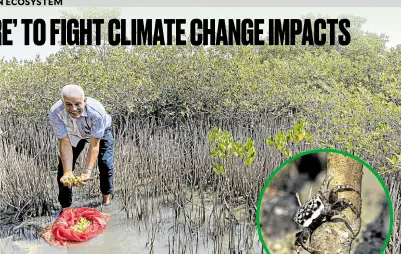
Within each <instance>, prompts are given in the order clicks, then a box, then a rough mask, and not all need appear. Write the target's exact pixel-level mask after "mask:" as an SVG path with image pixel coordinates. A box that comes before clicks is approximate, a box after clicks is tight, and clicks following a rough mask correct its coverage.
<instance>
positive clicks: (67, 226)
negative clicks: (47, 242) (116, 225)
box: [52, 208, 106, 245]
mask: <svg viewBox="0 0 401 254" xmlns="http://www.w3.org/2000/svg"><path fill="white" fill-rule="evenodd" d="M81 217H83V218H85V219H87V220H89V221H91V224H90V225H89V226H88V227H87V228H85V229H84V230H83V231H82V232H79V231H77V230H75V229H74V228H72V226H74V225H76V224H77V223H78V222H79V220H80V219H81ZM105 228H106V218H105V216H104V215H103V214H102V213H101V212H100V211H98V210H96V209H94V208H67V209H65V210H64V211H63V212H62V213H61V214H60V216H59V217H58V218H57V220H56V221H55V222H54V224H53V227H52V233H53V236H54V238H55V239H57V240H59V241H60V242H61V244H63V245H64V241H75V242H85V241H88V240H90V239H92V238H93V237H95V236H97V235H98V234H100V233H101V232H103V230H104V229H105Z"/></svg>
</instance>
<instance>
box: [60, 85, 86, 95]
mask: <svg viewBox="0 0 401 254" xmlns="http://www.w3.org/2000/svg"><path fill="white" fill-rule="evenodd" d="M61 97H62V98H78V97H82V98H84V97H85V93H84V89H82V87H80V86H79V85H66V86H64V87H63V88H62V89H61Z"/></svg>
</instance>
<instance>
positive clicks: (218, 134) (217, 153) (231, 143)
mask: <svg viewBox="0 0 401 254" xmlns="http://www.w3.org/2000/svg"><path fill="white" fill-rule="evenodd" d="M207 137H208V140H209V142H210V143H211V144H212V145H213V146H212V148H211V149H210V155H211V156H212V157H214V158H217V159H218V160H219V161H220V162H219V163H217V164H216V165H215V167H214V168H213V171H214V172H215V173H216V174H218V175H220V174H224V173H225V169H224V167H225V163H224V162H225V161H226V160H227V159H230V158H232V156H235V157H239V158H241V159H242V160H243V162H244V163H245V165H251V164H252V163H253V161H254V160H255V158H256V150H255V144H254V142H253V140H252V139H251V138H248V139H247V140H246V142H245V144H242V143H241V142H239V141H236V140H235V139H234V138H233V137H232V136H231V134H230V132H228V131H222V130H221V128H214V129H213V130H212V131H210V132H208V135H207Z"/></svg>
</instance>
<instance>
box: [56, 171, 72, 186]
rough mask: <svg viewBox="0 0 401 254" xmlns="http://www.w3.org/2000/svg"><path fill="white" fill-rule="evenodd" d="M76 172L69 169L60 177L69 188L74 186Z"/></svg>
mask: <svg viewBox="0 0 401 254" xmlns="http://www.w3.org/2000/svg"><path fill="white" fill-rule="evenodd" d="M74 177H75V176H74V174H73V173H72V171H67V172H65V173H64V175H63V176H62V177H61V178H60V182H61V183H62V184H64V186H67V187H68V188H70V189H71V187H72V186H73V181H72V180H73V179H74Z"/></svg>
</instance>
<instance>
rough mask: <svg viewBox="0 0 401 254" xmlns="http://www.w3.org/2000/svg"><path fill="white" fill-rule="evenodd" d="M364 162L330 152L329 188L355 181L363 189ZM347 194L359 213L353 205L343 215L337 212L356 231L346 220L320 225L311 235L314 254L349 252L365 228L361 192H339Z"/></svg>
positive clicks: (352, 183)
mask: <svg viewBox="0 0 401 254" xmlns="http://www.w3.org/2000/svg"><path fill="white" fill-rule="evenodd" d="M362 169H363V165H362V164H361V163H359V162H358V161H356V160H354V159H352V158H350V157H347V156H344V155H342V154H337V153H328V155H327V175H326V178H328V179H327V180H329V179H331V180H330V182H329V186H328V190H331V189H333V188H334V187H336V186H339V185H351V186H352V187H354V189H356V190H358V191H359V192H361V185H362V174H363V173H362V172H363V171H362ZM340 198H346V199H348V200H349V201H351V202H352V204H354V205H355V207H356V208H357V212H358V215H356V214H355V213H354V212H353V211H352V210H351V209H349V208H346V209H345V210H343V211H342V212H341V214H340V215H337V216H334V217H333V219H335V218H340V220H345V221H346V222H347V223H348V225H349V226H350V228H351V229H352V231H353V232H351V231H350V230H349V228H348V227H347V226H346V224H345V223H344V221H338V220H339V219H337V221H327V222H324V223H323V224H322V225H321V226H320V227H318V228H317V229H316V230H315V231H314V232H313V234H312V236H311V242H310V246H311V247H312V248H314V249H315V250H316V251H315V252H313V253H314V254H323V253H324V254H326V253H327V254H328V253H339V254H340V253H341V254H343V253H344V254H347V253H350V251H351V244H352V241H353V240H354V239H355V237H356V236H357V235H358V234H359V231H360V228H361V218H360V214H361V196H360V194H358V193H357V192H354V191H345V192H339V193H338V199H340Z"/></svg>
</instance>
